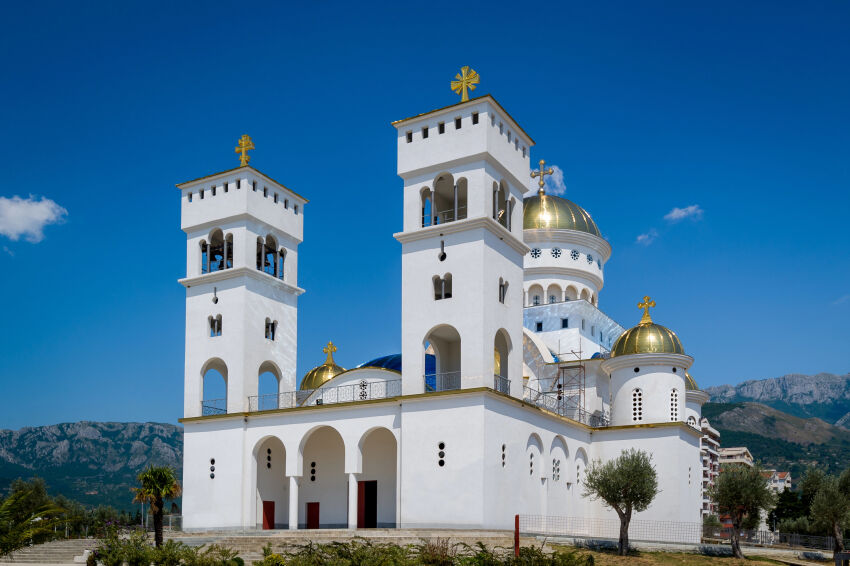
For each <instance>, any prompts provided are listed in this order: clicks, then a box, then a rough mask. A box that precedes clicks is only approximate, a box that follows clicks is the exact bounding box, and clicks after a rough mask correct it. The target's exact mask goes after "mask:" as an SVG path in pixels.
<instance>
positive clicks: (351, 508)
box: [348, 474, 357, 529]
mask: <svg viewBox="0 0 850 566" xmlns="http://www.w3.org/2000/svg"><path fill="white" fill-rule="evenodd" d="M348 528H349V529H356V528H357V474H348Z"/></svg>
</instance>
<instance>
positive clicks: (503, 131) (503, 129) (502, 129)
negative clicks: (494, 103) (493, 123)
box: [499, 122, 505, 134]
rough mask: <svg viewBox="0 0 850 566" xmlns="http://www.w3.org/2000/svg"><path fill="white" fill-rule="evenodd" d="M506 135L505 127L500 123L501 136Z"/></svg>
mask: <svg viewBox="0 0 850 566" xmlns="http://www.w3.org/2000/svg"><path fill="white" fill-rule="evenodd" d="M504 133H505V125H504V124H502V123H501V122H499V134H504Z"/></svg>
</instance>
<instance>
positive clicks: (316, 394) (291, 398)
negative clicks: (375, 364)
mask: <svg viewBox="0 0 850 566" xmlns="http://www.w3.org/2000/svg"><path fill="white" fill-rule="evenodd" d="M399 395H401V380H400V379H390V380H386V381H366V380H363V381H360V382H359V383H349V384H347V385H338V386H336V387H321V388H319V389H313V390H308V391H286V392H284V393H272V394H270V395H254V396H251V397H248V411H249V412H252V413H255V412H258V411H270V410H273V409H291V408H292V407H300V406H302V405H332V404H334V403H351V402H354V401H369V400H371V399H387V398H389V397H397V396H399Z"/></svg>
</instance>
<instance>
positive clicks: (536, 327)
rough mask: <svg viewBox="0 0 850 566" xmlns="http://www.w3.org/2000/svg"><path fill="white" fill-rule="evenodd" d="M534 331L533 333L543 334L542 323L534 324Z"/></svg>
mask: <svg viewBox="0 0 850 566" xmlns="http://www.w3.org/2000/svg"><path fill="white" fill-rule="evenodd" d="M534 331H535V332H543V323H542V322H535V323H534Z"/></svg>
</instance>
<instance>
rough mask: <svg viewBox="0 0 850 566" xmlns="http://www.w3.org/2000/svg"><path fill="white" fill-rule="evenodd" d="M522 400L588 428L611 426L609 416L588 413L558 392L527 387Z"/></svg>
mask: <svg viewBox="0 0 850 566" xmlns="http://www.w3.org/2000/svg"><path fill="white" fill-rule="evenodd" d="M522 398H523V400H525V401H528V402H529V403H534V404H535V405H537V406H538V407H540V408H541V409H546V410H547V411H551V412H553V413H556V414H558V415H561V416H562V417H567V418H568V419H572V420H574V421H578V422H580V423H584V424H586V425H587V426H592V427H605V426H608V425H609V424H610V421H609V419H608V417H607V416H605V415H603V414H600V413H591V412H589V411H586V410H585V409H583V408H581V407H579V406H578V405H577V403H576V402H574V401H572V400H571V399H570V398H569V396H567V395H564V394H560V393H558V392H557V391H539V390H537V389H534V388H532V387H528V386H527V385H526V386H524V387H523V395H522Z"/></svg>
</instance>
